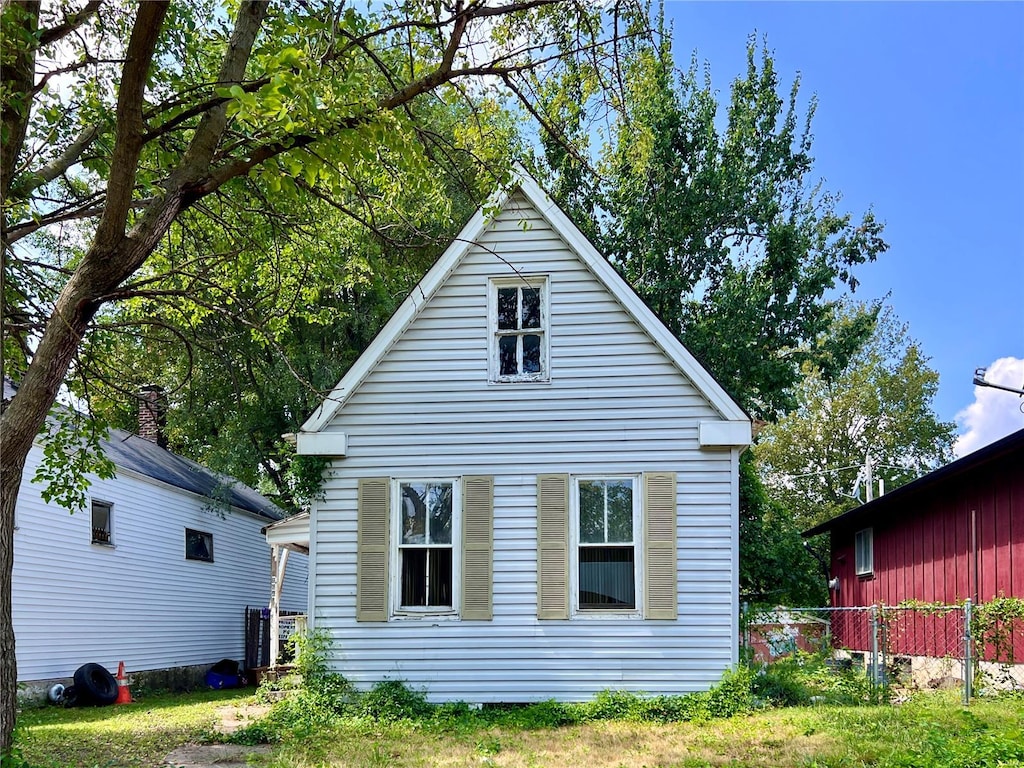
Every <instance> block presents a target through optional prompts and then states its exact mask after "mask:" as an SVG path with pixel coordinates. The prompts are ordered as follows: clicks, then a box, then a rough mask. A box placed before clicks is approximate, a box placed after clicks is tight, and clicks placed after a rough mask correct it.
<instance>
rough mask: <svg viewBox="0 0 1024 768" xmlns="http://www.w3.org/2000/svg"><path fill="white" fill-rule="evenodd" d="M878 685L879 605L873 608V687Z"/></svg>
mask: <svg viewBox="0 0 1024 768" xmlns="http://www.w3.org/2000/svg"><path fill="white" fill-rule="evenodd" d="M877 685H878V605H877V604H876V605H872V606H871V687H872V688H874V687H876V686H877Z"/></svg>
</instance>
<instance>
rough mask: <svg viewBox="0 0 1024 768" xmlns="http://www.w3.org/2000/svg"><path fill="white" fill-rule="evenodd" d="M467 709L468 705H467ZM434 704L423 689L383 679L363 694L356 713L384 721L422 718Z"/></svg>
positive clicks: (431, 709)
mask: <svg viewBox="0 0 1024 768" xmlns="http://www.w3.org/2000/svg"><path fill="white" fill-rule="evenodd" d="M466 709H467V711H468V706H467V708H466ZM433 710H434V706H433V705H432V704H430V702H428V701H427V695H426V694H425V693H424V692H423V691H417V690H414V689H412V688H410V687H408V686H407V685H406V684H405V683H403V682H402V681H401V680H383V681H381V682H379V683H377V684H376V685H375V686H373V688H371V689H370V690H369V691H367V692H366V693H364V694H363V696H362V698H361V700H360V701H359V705H358V713H359V714H360V715H361V716H363V717H368V718H371V719H373V720H377V721H379V722H385V723H393V722H396V721H398V720H422V719H424V718H427V717H429V716H430V715H431V714H432V713H433Z"/></svg>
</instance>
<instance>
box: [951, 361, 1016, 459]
mask: <svg viewBox="0 0 1024 768" xmlns="http://www.w3.org/2000/svg"><path fill="white" fill-rule="evenodd" d="M985 381H988V382H990V383H992V384H1002V385H1003V386H1005V387H1012V388H1014V389H1021V388H1024V360H1019V359H1017V358H1016V357H1001V358H999V359H998V360H996V361H995V362H994V363H992V364H991V365H989V366H988V371H987V373H986V374H985ZM1022 408H1024V398H1022V397H1020V396H1019V395H1015V394H1014V393H1013V392H1006V391H1005V390H1001V389H993V388H992V387H978V386H976V387H975V388H974V402H973V403H971V404H970V405H969V406H967V407H966V408H964V409H963V410H962V411H960V413H958V414H957V415H956V420H957V423H958V424H960V425H961V426H962V427H965V428H966V429H967V431H966V432H965V433H964V434H962V435H961V436H960V437H959V438H958V439H957V441H956V445H955V446H954V447H953V450H954V452H955V453H956V455H957V457H960V456H966V455H967V454H968V453H971V452H972V451H976V450H978V449H979V448H984V447H985V446H986V445H988V444H989V443H994V442H995V441H996V440H998V439H999V438H1001V437H1005V436H1006V435H1008V434H1010V433H1011V432H1016V431H1017V430H1018V429H1024V411H1022V410H1021V409H1022Z"/></svg>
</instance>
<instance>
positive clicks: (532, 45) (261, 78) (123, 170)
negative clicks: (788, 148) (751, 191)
mask: <svg viewBox="0 0 1024 768" xmlns="http://www.w3.org/2000/svg"><path fill="white" fill-rule="evenodd" d="M628 5H630V2H629V0H622V3H621V4H619V3H616V4H614V5H613V6H611V8H612V9H613V12H614V13H618V12H619V11H620V10H622V9H623V7H625V6H628ZM601 19H602V13H601V11H600V10H599V9H595V8H594V7H591V6H590V5H589V4H586V3H583V2H578V3H577V2H573V0H508V2H505V3H487V2H483V0H455V1H454V2H451V3H435V2H426V1H425V0H405V1H402V0H395V1H394V2H382V3H373V4H370V5H369V6H367V10H365V11H359V10H356V8H355V7H351V6H349V5H348V4H346V3H343V2H336V1H335V0H302V1H301V2H282V3H279V4H271V3H270V2H266V1H264V0H225V2H223V3H221V2H218V0H197V1H196V2H189V3H176V4H173V5H172V4H171V3H170V2H168V1H167V0H152V1H151V2H144V3H133V2H123V1H122V2H117V1H116V0H109V1H108V2H104V1H103V0H89V2H74V0H49V1H48V2H45V3H44V2H40V1H39V0H0V35H2V40H0V43H2V45H0V52H2V53H0V56H2V62H0V63H2V65H3V67H2V73H0V148H2V149H0V198H2V220H0V240H2V243H0V245H2V251H0V253H2V264H0V275H2V281H3V284H2V285H0V297H2V300H3V306H2V307H0V309H2V311H0V319H2V334H0V337H2V338H0V347H2V350H3V355H2V357H0V360H2V361H3V363H2V367H3V370H2V371H0V374H4V373H10V374H12V375H13V376H15V377H16V378H18V379H19V380H20V381H19V384H20V386H19V387H18V389H17V393H16V394H15V395H14V397H13V398H12V399H11V400H10V401H9V402H6V403H5V404H4V408H3V412H2V413H0V440H2V446H0V447H2V451H3V456H4V462H3V464H2V466H0V680H2V683H0V752H4V751H6V750H7V749H8V748H9V746H10V736H11V730H12V728H13V721H14V711H15V710H14V690H15V689H14V685H15V678H16V672H15V666H14V664H15V662H14V658H15V655H14V636H13V631H12V629H11V620H10V616H11V603H10V595H11V589H10V586H11V582H10V578H11V568H12V563H13V521H14V506H15V502H16V498H17V492H18V487H19V485H20V483H21V475H22V470H23V467H24V463H25V458H26V456H27V455H28V452H29V450H30V448H31V445H32V441H33V439H34V438H35V436H36V435H37V434H38V432H39V430H40V429H41V428H42V426H43V424H44V421H45V419H46V415H47V413H48V412H49V410H50V408H51V406H52V404H53V403H54V400H55V397H56V395H57V393H58V391H59V389H60V387H61V386H62V384H63V382H64V380H65V378H66V376H67V374H68V372H69V371H71V370H73V369H74V368H75V367H76V365H78V364H79V361H78V353H79V351H80V349H81V346H82V342H83V340H85V339H90V343H91V342H92V336H93V334H94V333H95V332H96V330H97V328H98V327H99V326H100V325H102V324H104V322H107V321H109V322H110V323H118V322H134V323H136V324H137V325H136V327H141V329H142V331H143V334H142V335H145V333H144V332H145V331H146V330H147V329H148V328H150V327H151V325H150V322H149V321H148V320H146V319H145V318H140V317H138V316H136V317H130V316H126V317H112V316H111V314H110V313H111V307H112V306H113V305H116V304H117V303H119V302H128V301H131V300H148V301H154V302H156V301H159V302H163V303H173V302H174V300H175V299H184V298H186V297H188V298H190V299H193V298H194V297H196V296H198V297H199V298H198V299H197V300H194V301H192V302H191V303H190V304H188V305H185V304H182V305H181V307H180V311H181V312H182V313H183V314H184V315H189V317H188V321H189V322H190V323H196V322H201V321H206V320H209V319H210V318H213V317H216V316H217V315H221V316H223V315H224V314H225V313H229V312H230V311H231V308H232V307H233V306H235V302H236V296H241V295H242V291H243V290H244V288H245V285H244V283H245V281H244V280H240V279H239V278H242V277H245V276H250V275H257V274H259V273H261V272H262V273H263V276H264V277H265V278H267V280H266V282H263V283H262V284H261V285H262V286H263V287H265V286H266V285H268V284H269V285H273V283H274V279H275V278H274V276H273V275H271V274H270V273H271V272H272V271H274V270H275V269H281V271H282V273H283V274H282V279H283V280H285V281H291V283H290V284H288V285H287V286H286V287H295V286H298V285H299V284H301V282H302V281H303V276H304V274H306V275H307V276H308V273H304V272H303V270H302V268H301V264H295V263H291V262H290V260H288V259H284V258H283V254H281V253H272V254H270V255H271V256H273V257H274V258H266V256H267V255H266V254H264V258H262V259H261V258H260V256H259V255H258V253H257V252H255V251H246V250H245V249H238V250H237V251H235V252H232V251H231V250H230V249H227V250H226V249H224V248H214V249H212V250H211V251H209V252H204V251H203V250H202V249H201V248H196V249H189V250H187V251H186V250H184V249H177V248H175V244H176V242H178V241H177V240H176V238H180V237H189V236H192V235H193V234H194V233H192V234H187V233H185V232H183V231H173V225H174V224H175V222H181V221H184V220H185V219H189V218H192V217H194V221H195V223H196V224H197V226H196V231H200V230H202V231H203V232H204V234H203V235H202V236H205V237H213V236H214V235H215V232H214V230H215V229H216V228H217V227H218V226H220V225H221V224H222V223H223V222H227V223H228V224H238V223H240V222H242V221H246V222H247V223H250V222H251V224H250V225H251V226H253V227H260V226H267V227H273V226H274V225H275V222H276V225H277V226H278V227H280V228H287V227H288V226H289V223H288V222H287V221H286V220H284V219H275V215H274V214H275V212H276V210H277V208H276V206H277V205H280V206H282V207H286V206H289V205H299V204H301V203H302V202H303V201H305V200H308V199H319V200H323V201H327V202H328V203H329V204H330V205H331V206H332V207H334V208H335V210H338V211H340V212H342V213H344V214H345V216H347V217H348V218H349V219H351V220H352V221H353V222H356V223H358V224H359V225H361V226H362V227H365V228H368V229H375V228H377V227H376V225H377V221H376V219H375V218H374V216H375V215H376V213H375V212H376V211H378V210H380V207H381V205H383V204H387V203H391V202H394V203H395V204H396V206H398V205H401V206H403V207H404V206H406V205H410V206H411V207H412V214H411V215H410V219H411V220H416V212H417V211H420V212H421V211H423V210H426V209H432V210H434V211H437V212H441V213H448V214H450V210H451V209H450V208H449V202H448V197H447V195H446V193H447V191H448V188H447V186H446V177H447V174H444V173H438V170H437V169H438V164H439V162H440V164H441V165H442V166H444V165H448V166H450V165H451V162H450V161H451V160H452V159H453V158H456V157H460V158H466V157H472V153H473V149H474V147H473V142H474V141H475V139H473V138H472V136H473V135H476V134H478V133H479V132H478V131H474V130H467V131H466V132H465V133H464V134H462V135H460V134H459V133H456V134H455V136H454V139H453V140H449V139H448V138H447V137H443V136H440V135H438V134H436V133H435V132H434V130H433V127H434V122H433V121H431V120H429V119H424V110H426V111H429V107H430V105H432V104H434V103H436V102H441V103H460V104H462V105H464V106H465V108H466V109H467V110H468V117H467V118H466V120H465V121H464V123H463V126H464V127H467V128H471V127H472V124H473V123H475V122H477V121H479V122H484V119H483V118H484V116H482V115H481V113H480V112H479V111H478V110H479V109H480V108H481V107H480V105H485V106H483V107H482V109H484V110H485V111H486V110H487V109H489V108H490V107H487V106H486V104H488V102H490V103H491V104H493V103H495V102H496V101H498V100H500V99H503V98H507V97H508V95H509V94H510V93H511V94H512V95H513V96H515V97H517V98H524V99H527V98H529V94H528V92H526V91H525V90H523V89H521V88H517V83H521V82H524V81H525V78H526V76H527V74H528V73H529V72H530V71H531V70H533V69H536V68H538V67H543V68H544V69H545V71H547V72H551V73H557V71H558V70H559V69H560V68H561V67H562V66H564V65H565V64H566V63H571V65H572V66H577V67H578V66H584V67H587V68H590V69H593V70H595V71H596V70H601V69H603V68H605V67H607V66H608V65H609V64H610V63H612V64H613V63H614V60H615V57H614V46H612V45H610V44H606V43H610V40H609V36H610V33H607V32H606V29H605V27H604V25H603V23H602V21H601ZM488 94H490V96H491V98H490V99H488V98H487V96H488ZM530 108H531V107H530V105H529V104H527V109H530ZM478 165H479V163H478ZM505 170H506V169H505V168H504V167H496V168H492V169H491V173H492V177H497V178H501V177H502V176H503V175H504V173H505ZM271 196H272V197H273V199H274V201H275V205H274V206H270V205H268V200H269V199H270V198H271ZM264 214H265V215H264ZM247 217H251V218H247ZM200 222H205V224H203V225H200ZM256 222H261V223H259V224H257V223H256ZM265 242H266V241H265ZM161 246H162V250H161V254H162V255H163V256H164V258H163V260H161V259H160V258H153V254H154V252H155V251H156V250H157V249H158V248H160V247H161ZM295 255H298V253H296V254H295ZM286 261H288V262H289V263H288V264H286V263H285V262H286ZM225 281H226V284H227V285H229V286H232V288H230V289H228V290H218V288H219V287H222V286H224V284H225ZM257 282H258V281H257ZM247 298H251V297H247ZM266 319H267V320H268V324H269V325H270V326H271V330H273V328H274V327H275V326H276V328H278V329H280V328H283V327H284V326H285V325H286V324H287V320H286V315H284V314H280V313H278V314H273V313H272V314H271V315H270V316H269V317H267V318H266ZM160 332H163V331H160ZM168 332H170V333H173V332H174V331H173V330H169V331H168ZM96 343H102V342H101V341H99V340H97V342H96Z"/></svg>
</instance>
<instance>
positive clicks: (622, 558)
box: [573, 477, 642, 612]
mask: <svg viewBox="0 0 1024 768" xmlns="http://www.w3.org/2000/svg"><path fill="white" fill-rule="evenodd" d="M574 497H575V498H574V501H575V504H574V505H573V506H574V511H575V515H574V518H575V526H574V530H575V533H576V553H575V554H576V562H577V568H576V576H577V578H576V589H575V597H576V600H575V603H576V610H577V611H579V612H591V611H636V610H637V608H638V603H637V591H638V585H639V584H640V578H639V574H640V573H641V571H640V559H641V558H640V553H641V547H640V542H641V538H642V536H641V534H642V521H641V515H640V503H639V501H640V500H639V494H638V492H637V482H636V478H633V477H606V478H602V477H596V478H588V477H580V478H576V480H575V482H574Z"/></svg>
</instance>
